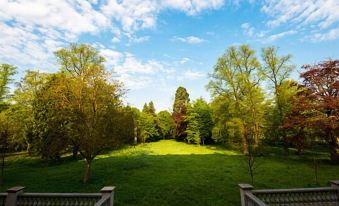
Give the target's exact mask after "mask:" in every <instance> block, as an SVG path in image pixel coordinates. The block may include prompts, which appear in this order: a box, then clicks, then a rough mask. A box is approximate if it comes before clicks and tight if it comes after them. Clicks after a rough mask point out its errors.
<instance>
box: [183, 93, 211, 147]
mask: <svg viewBox="0 0 339 206" xmlns="http://www.w3.org/2000/svg"><path fill="white" fill-rule="evenodd" d="M187 121H188V125H187V130H186V131H187V141H188V142H189V143H195V144H205V142H211V136H212V128H213V121H212V111H211V108H210V106H209V104H208V103H207V102H206V101H205V100H204V99H202V98H199V99H197V100H196V101H194V102H193V103H192V104H191V106H190V107H189V108H188V114H187Z"/></svg>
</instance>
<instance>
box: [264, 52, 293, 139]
mask: <svg viewBox="0 0 339 206" xmlns="http://www.w3.org/2000/svg"><path fill="white" fill-rule="evenodd" d="M291 58H292V55H285V56H278V49H277V48H276V47H268V48H263V49H262V59H263V62H264V64H263V66H262V68H261V74H262V75H263V76H264V77H265V78H266V79H267V80H268V83H269V85H271V86H272V87H273V93H274V96H273V102H274V104H273V105H272V108H271V111H270V113H271V116H269V119H268V120H269V122H270V125H269V126H268V127H267V132H266V134H267V139H273V141H274V142H277V141H279V140H280V139H282V140H284V141H285V142H286V140H285V139H284V138H285V133H284V130H282V129H281V126H282V124H283V120H284V118H285V116H286V114H287V112H288V110H289V107H290V101H291V96H293V95H295V91H296V84H295V83H292V82H290V81H288V78H289V76H290V74H291V72H292V71H293V70H294V68H295V66H294V65H293V64H290V61H291Z"/></svg>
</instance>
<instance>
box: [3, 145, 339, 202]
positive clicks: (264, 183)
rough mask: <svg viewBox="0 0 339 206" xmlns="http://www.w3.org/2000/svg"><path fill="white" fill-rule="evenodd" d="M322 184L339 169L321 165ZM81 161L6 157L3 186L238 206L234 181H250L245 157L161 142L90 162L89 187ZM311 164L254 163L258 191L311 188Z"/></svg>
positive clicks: (292, 160)
mask: <svg viewBox="0 0 339 206" xmlns="http://www.w3.org/2000/svg"><path fill="white" fill-rule="evenodd" d="M319 170H320V171H319V180H320V184H321V185H327V182H328V181H329V180H334V179H339V166H334V165H330V164H328V163H326V162H323V163H321V165H320V169H319ZM82 174H83V161H82V160H79V161H74V160H70V159H69V158H67V157H66V158H63V160H62V163H60V164H48V163H46V162H42V161H41V160H39V159H37V158H30V157H25V155H23V154H21V155H17V156H12V157H9V158H8V161H7V168H6V170H5V181H6V182H5V185H2V186H1V188H0V189H1V191H4V190H6V189H7V188H9V187H12V186H18V185H21V186H25V187H26V189H25V191H32V192H98V191H99V190H100V189H101V188H102V187H103V186H105V185H114V186H116V187H117V188H116V193H115V203H116V205H118V206H119V205H138V206H146V205H147V206H162V205H178V206H179V205H180V206H190V205H194V206H200V205H201V206H202V205H204V206H205V205H211V206H212V205H213V206H218V205H220V206H226V205H239V204H240V202H239V201H240V199H239V189H238V186H237V185H238V183H244V182H246V183H249V182H250V178H249V175H248V173H247V170H246V164H245V160H244V157H243V156H242V155H241V154H239V153H237V152H235V151H230V150H226V149H224V148H221V147H214V146H206V147H205V146H195V145H187V144H185V143H179V142H175V141H172V140H164V141H160V142H155V143H149V144H144V145H139V146H137V147H135V148H134V147H130V148H125V149H121V150H118V151H113V152H111V153H109V154H105V155H101V156H99V157H98V158H97V159H96V160H95V161H94V163H93V175H92V179H91V181H90V182H89V183H87V184H83V183H82V181H81V180H82ZM313 183H314V180H313V169H312V164H311V162H310V161H308V160H307V159H305V158H303V157H296V156H294V155H290V156H287V157H286V156H283V155H281V154H280V153H279V152H275V153H271V154H268V155H266V156H265V157H261V158H259V159H258V169H257V171H256V176H255V187H257V188H290V187H308V186H313Z"/></svg>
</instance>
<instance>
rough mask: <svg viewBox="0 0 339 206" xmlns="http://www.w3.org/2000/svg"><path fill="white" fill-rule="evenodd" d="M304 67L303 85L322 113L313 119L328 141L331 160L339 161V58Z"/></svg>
mask: <svg viewBox="0 0 339 206" xmlns="http://www.w3.org/2000/svg"><path fill="white" fill-rule="evenodd" d="M303 69H304V72H303V73H302V74H301V75H300V76H301V78H302V79H303V85H304V86H305V87H306V88H307V89H309V90H310V95H308V96H309V97H313V98H314V99H315V102H316V103H317V104H316V105H315V107H314V108H313V109H314V110H316V111H318V112H320V113H321V114H322V115H318V116H317V117H316V118H314V119H313V121H314V122H315V123H316V125H318V129H319V130H320V131H321V132H322V133H323V135H324V137H325V140H326V142H327V143H328V146H329V151H330V156H331V161H332V162H334V163H339V137H338V134H339V124H338V122H339V110H338V108H339V96H338V94H339V93H338V90H339V60H328V61H324V62H321V63H318V64H316V65H304V66H303Z"/></svg>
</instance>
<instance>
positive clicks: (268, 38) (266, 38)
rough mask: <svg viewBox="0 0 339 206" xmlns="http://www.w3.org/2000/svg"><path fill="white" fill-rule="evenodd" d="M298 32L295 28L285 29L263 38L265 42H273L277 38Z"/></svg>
mask: <svg viewBox="0 0 339 206" xmlns="http://www.w3.org/2000/svg"><path fill="white" fill-rule="evenodd" d="M296 33H297V32H296V31H295V30H290V31H284V32H280V33H277V34H272V35H270V36H267V37H265V38H263V39H262V40H263V42H273V41H275V40H278V39H281V38H283V37H285V36H289V35H293V34H296Z"/></svg>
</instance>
